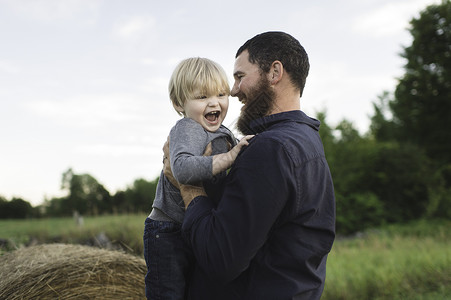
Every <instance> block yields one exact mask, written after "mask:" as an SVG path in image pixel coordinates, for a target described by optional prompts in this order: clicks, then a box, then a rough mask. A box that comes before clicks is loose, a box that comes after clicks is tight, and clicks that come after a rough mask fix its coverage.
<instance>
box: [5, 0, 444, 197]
mask: <svg viewBox="0 0 451 300" xmlns="http://www.w3.org/2000/svg"><path fill="white" fill-rule="evenodd" d="M439 2H440V1H439V0H437V1H434V0H341V1H333V0H317V1H300V0H292V1H283V0H282V1H276V2H274V1H265V0H258V1H256V0H252V1H243V0H229V1H211V0H202V1H153V0H127V1H125V0H122V1H119V0H0V41H1V46H0V138H1V139H0V143H1V144H0V195H2V196H4V197H6V198H7V199H11V198H12V197H21V198H23V199H25V200H27V201H29V202H31V203H32V204H33V205H37V204H39V203H41V202H42V201H43V199H44V198H45V197H47V198H52V197H56V196H61V195H63V194H62V191H61V190H60V183H61V175H62V173H63V172H64V171H66V170H67V169H68V168H73V170H74V172H75V173H76V174H83V173H89V174H90V175H92V176H94V177H95V178H96V179H97V180H98V181H99V182H100V183H101V184H103V185H104V186H105V187H106V188H107V189H108V190H109V191H110V193H112V194H114V193H115V192H116V191H117V190H124V189H126V188H127V186H129V185H131V184H132V183H133V181H134V180H135V179H138V178H144V179H146V180H153V179H155V178H156V177H157V176H158V175H159V172H160V170H161V166H162V164H161V161H162V150H161V148H162V146H163V143H164V141H165V140H166V137H167V135H168V132H169V130H170V128H171V127H172V126H173V124H174V123H175V122H176V120H178V118H179V116H178V115H177V114H176V113H175V111H174V110H173V108H172V106H171V105H170V103H169V98H168V94H167V85H168V81H169V77H170V75H171V73H172V70H173V69H174V67H175V66H176V64H177V63H178V62H179V61H180V60H182V59H184V58H187V57H192V56H201V57H208V58H210V59H212V60H215V61H217V62H218V63H220V64H221V65H222V66H223V67H224V69H225V70H226V72H227V73H228V75H229V79H230V82H231V83H232V70H233V63H234V56H235V53H236V50H237V49H238V48H239V46H241V45H242V44H243V43H244V42H245V41H246V40H247V39H249V38H251V37H253V36H254V35H256V34H258V33H261V32H264V31H269V30H271V31H272V30H281V31H286V32H288V33H290V34H291V35H293V36H295V37H296V38H297V39H299V41H300V42H301V44H302V45H303V46H304V47H305V48H306V50H307V52H308V54H309V57H310V65H311V68H310V75H309V77H308V79H307V84H306V88H305V91H304V96H303V97H302V99H301V107H302V110H304V111H305V112H306V113H307V114H309V115H311V116H315V114H316V112H318V111H327V123H328V124H329V125H330V126H334V125H336V124H337V123H338V122H339V121H341V120H342V119H347V120H349V121H352V122H353V123H354V125H355V126H356V127H357V128H358V129H359V131H360V132H361V133H364V132H366V131H367V130H368V127H369V115H371V114H372V113H373V110H372V102H374V101H376V100H377V97H378V96H379V95H381V94H382V92H383V91H385V90H387V91H393V90H394V88H395V86H396V83H397V81H396V78H397V77H399V76H401V75H402V74H403V65H404V63H405V62H404V60H403V59H402V58H401V57H400V56H399V53H401V52H402V47H403V46H407V45H409V44H410V42H411V37H410V34H409V33H408V31H407V28H408V26H409V21H410V20H411V18H412V17H416V16H418V13H419V12H420V11H421V10H422V9H424V8H425V7H426V6H427V5H430V4H434V3H439ZM239 109H240V105H239V104H238V101H237V100H236V98H230V108H229V113H228V115H227V118H226V120H225V122H224V125H226V126H228V127H229V128H230V129H232V130H233V129H234V128H233V125H234V122H235V120H236V118H237V116H238V114H239Z"/></svg>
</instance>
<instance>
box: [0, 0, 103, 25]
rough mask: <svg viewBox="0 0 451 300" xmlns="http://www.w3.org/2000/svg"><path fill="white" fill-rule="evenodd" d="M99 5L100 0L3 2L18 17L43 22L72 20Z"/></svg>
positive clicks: (24, 0)
mask: <svg viewBox="0 0 451 300" xmlns="http://www.w3.org/2000/svg"><path fill="white" fill-rule="evenodd" d="M101 3H102V0H89V1H85V0H64V1H56V0H28V1H26V0H23V1H17V0H4V2H3V4H6V5H7V6H9V7H10V8H11V9H12V10H13V11H15V12H16V13H17V14H19V15H23V16H26V17H29V18H32V19H35V20H39V21H45V22H53V21H56V20H61V19H67V18H73V17H75V15H78V14H79V13H85V12H86V10H88V11H95V10H97V9H98V8H99V6H100V4H101Z"/></svg>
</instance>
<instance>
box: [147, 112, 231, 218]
mask: <svg viewBox="0 0 451 300" xmlns="http://www.w3.org/2000/svg"><path fill="white" fill-rule="evenodd" d="M210 142H211V143H212V155H215V154H219V153H224V152H227V151H229V150H230V149H229V148H230V145H231V146H232V147H233V146H235V145H236V139H235V137H234V136H233V134H232V132H231V131H230V130H229V129H227V128H226V127H225V126H222V125H221V127H219V129H218V130H217V131H216V132H209V131H207V130H205V129H204V128H203V127H202V126H201V125H200V124H199V123H197V122H196V121H194V120H192V119H189V118H183V119H180V120H179V121H177V123H176V124H175V126H174V127H172V129H171V131H170V133H169V145H170V146H169V155H170V162H171V170H172V173H173V175H174V178H175V179H176V180H177V181H178V182H179V183H182V184H192V185H193V184H199V183H201V182H205V181H209V182H210V183H211V182H214V183H216V182H218V179H220V178H223V177H224V176H225V172H222V173H220V174H217V175H216V176H213V174H212V159H213V158H212V156H203V153H204V152H205V148H206V147H207V145H208V144H209V143H210ZM207 193H208V190H207ZM152 207H153V208H154V209H153V211H152V213H151V214H150V217H151V218H152V219H157V220H168V221H169V220H170V221H175V222H177V223H182V222H183V217H184V214H185V206H184V204H183V199H182V197H181V195H180V191H179V190H178V189H177V188H176V187H175V186H174V185H172V184H171V183H170V181H169V180H168V179H167V178H166V176H164V174H163V171H162V172H161V174H160V179H159V181H158V185H157V190H156V193H155V199H154V202H153V206H152ZM162 213H163V214H162Z"/></svg>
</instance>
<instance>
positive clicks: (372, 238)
mask: <svg viewBox="0 0 451 300" xmlns="http://www.w3.org/2000/svg"><path fill="white" fill-rule="evenodd" d="M450 225H451V222H449V221H441V222H425V221H419V222H415V223H412V224H408V225H403V226H400V225H397V226H389V227H386V228H383V229H382V230H378V231H372V232H369V233H368V234H366V235H364V237H362V238H354V239H350V240H338V241H336V243H335V244H334V247H333V249H332V251H331V253H330V255H329V259H328V265H327V268H328V269H327V278H326V285H325V290H324V294H323V298H322V299H326V300H327V299H337V300H339V299H347V300H352V299H359V300H361V299H387V300H388V299H391V300H392V299H416V300H420V299H421V300H429V299H449V295H451V287H450V286H451V239H450V233H449V231H448V230H447V229H448V228H449V226H450Z"/></svg>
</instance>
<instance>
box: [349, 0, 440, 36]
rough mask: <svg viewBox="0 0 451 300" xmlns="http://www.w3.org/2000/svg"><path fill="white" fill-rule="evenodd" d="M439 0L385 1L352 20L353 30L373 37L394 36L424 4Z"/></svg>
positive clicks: (404, 27)
mask: <svg viewBox="0 0 451 300" xmlns="http://www.w3.org/2000/svg"><path fill="white" fill-rule="evenodd" d="M438 2H439V1H438V0H437V1H430V0H416V1H412V0H409V1H401V2H400V1H398V2H390V3H387V4H385V5H383V6H381V7H379V8H377V9H374V10H372V11H371V12H370V13H367V14H362V15H360V16H358V17H357V18H356V19H355V20H354V25H353V30H354V31H355V32H358V33H360V34H364V35H369V36H371V37H375V38H381V37H389V36H396V35H399V34H402V33H403V32H405V30H406V28H407V27H408V25H409V22H410V20H411V19H412V18H413V17H415V16H416V14H418V12H419V11H421V10H423V9H424V8H426V6H428V5H430V4H433V3H438Z"/></svg>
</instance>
